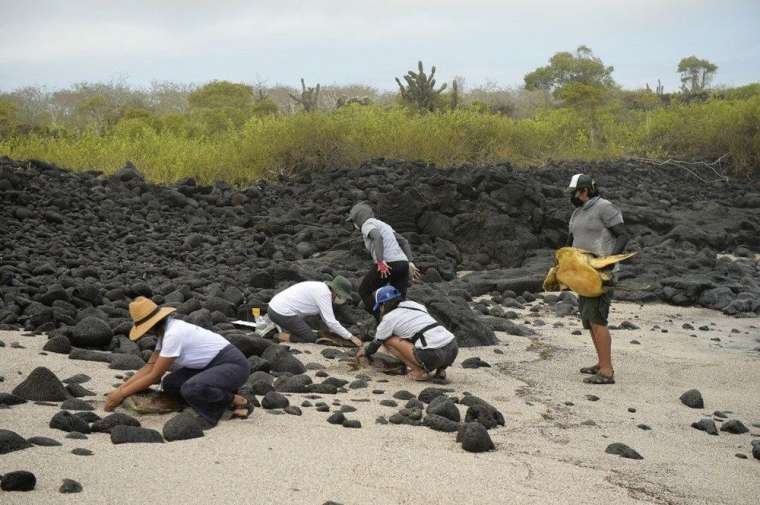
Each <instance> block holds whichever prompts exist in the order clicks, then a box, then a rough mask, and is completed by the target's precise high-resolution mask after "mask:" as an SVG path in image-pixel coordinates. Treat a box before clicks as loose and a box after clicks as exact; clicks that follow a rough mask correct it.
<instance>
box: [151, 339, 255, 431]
mask: <svg viewBox="0 0 760 505" xmlns="http://www.w3.org/2000/svg"><path fill="white" fill-rule="evenodd" d="M250 370H251V367H250V364H249V363H248V360H247V359H245V356H244V355H243V353H242V352H240V350H239V349H238V348H237V347H235V346H234V345H232V344H230V345H228V346H227V347H225V348H224V349H222V350H221V351H219V353H218V354H217V355H216V356H215V357H214V359H212V360H211V361H210V362H209V364H208V365H206V368H180V369H179V370H177V371H175V372H172V373H170V374H169V375H167V376H166V377H164V380H163V381H162V382H161V386H162V388H163V390H164V391H165V392H166V393H168V394H171V395H177V396H181V397H182V398H184V400H185V401H186V402H187V403H188V404H189V405H190V406H191V407H192V408H193V409H194V410H195V411H196V412H197V413H198V414H199V415H200V416H202V417H203V418H204V419H206V420H207V421H208V422H210V423H211V424H216V423H217V422H219V419H220V418H221V417H222V414H224V411H225V410H226V409H227V407H229V406H230V404H231V403H232V398H233V396H234V395H235V393H237V392H238V390H239V389H240V387H241V386H242V385H243V384H245V381H247V380H248V375H249V373H250Z"/></svg>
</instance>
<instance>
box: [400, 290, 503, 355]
mask: <svg viewBox="0 0 760 505" xmlns="http://www.w3.org/2000/svg"><path fill="white" fill-rule="evenodd" d="M436 286H438V284H434V285H430V284H427V285H414V286H412V288H410V289H409V291H408V293H407V296H408V297H409V299H410V300H414V301H415V302H418V303H421V304H423V305H425V307H426V308H427V309H428V311H429V312H430V315H432V316H433V317H434V318H435V319H436V320H437V321H438V322H440V323H441V324H442V325H443V326H445V327H446V329H448V330H449V331H450V332H452V333H453V334H454V335H455V336H456V338H457V343H458V344H459V345H460V346H462V347H471V346H477V345H495V344H496V335H495V334H494V332H493V330H492V329H490V328H489V327H488V326H487V325H485V324H484V323H483V321H481V319H480V318H479V317H478V316H477V315H476V314H475V313H474V312H473V311H472V309H470V307H469V305H467V302H466V301H465V299H464V298H462V297H460V296H456V295H447V294H446V293H445V292H444V291H443V290H442V288H438V287H436Z"/></svg>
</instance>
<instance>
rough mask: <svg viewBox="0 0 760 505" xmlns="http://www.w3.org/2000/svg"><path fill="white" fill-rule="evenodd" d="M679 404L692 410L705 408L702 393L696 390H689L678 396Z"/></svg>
mask: <svg viewBox="0 0 760 505" xmlns="http://www.w3.org/2000/svg"><path fill="white" fill-rule="evenodd" d="M680 399H681V403H683V404H684V405H686V406H687V407H690V408H692V409H703V408H705V402H704V400H703V399H702V393H700V392H699V391H698V390H696V389H690V390H688V391H686V392H685V393H684V394H682V395H681V396H680Z"/></svg>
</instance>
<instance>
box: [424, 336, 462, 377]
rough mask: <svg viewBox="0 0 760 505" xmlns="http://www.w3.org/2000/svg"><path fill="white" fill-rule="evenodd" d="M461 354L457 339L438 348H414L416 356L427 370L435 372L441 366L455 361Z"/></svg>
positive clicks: (449, 364)
mask: <svg viewBox="0 0 760 505" xmlns="http://www.w3.org/2000/svg"><path fill="white" fill-rule="evenodd" d="M457 354H459V346H458V345H457V341H456V339H454V340H452V341H451V342H449V343H448V344H446V345H444V346H443V347H439V348H438V349H419V348H417V347H415V348H414V357H415V358H417V361H419V362H420V364H421V365H422V367H423V368H424V369H425V371H426V372H434V371H435V370H437V369H439V368H446V367H448V366H451V364H452V363H454V360H455V359H457Z"/></svg>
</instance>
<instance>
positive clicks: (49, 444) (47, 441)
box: [26, 437, 63, 447]
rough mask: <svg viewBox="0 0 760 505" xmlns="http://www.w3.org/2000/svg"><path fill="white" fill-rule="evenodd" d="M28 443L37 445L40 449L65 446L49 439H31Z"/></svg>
mask: <svg viewBox="0 0 760 505" xmlns="http://www.w3.org/2000/svg"><path fill="white" fill-rule="evenodd" d="M26 441H27V442H29V443H30V444H32V445H37V446H39V447H58V446H60V445H63V444H61V443H60V442H59V441H58V440H55V439H52V438H49V437H31V438H28V439H27V440H26Z"/></svg>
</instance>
